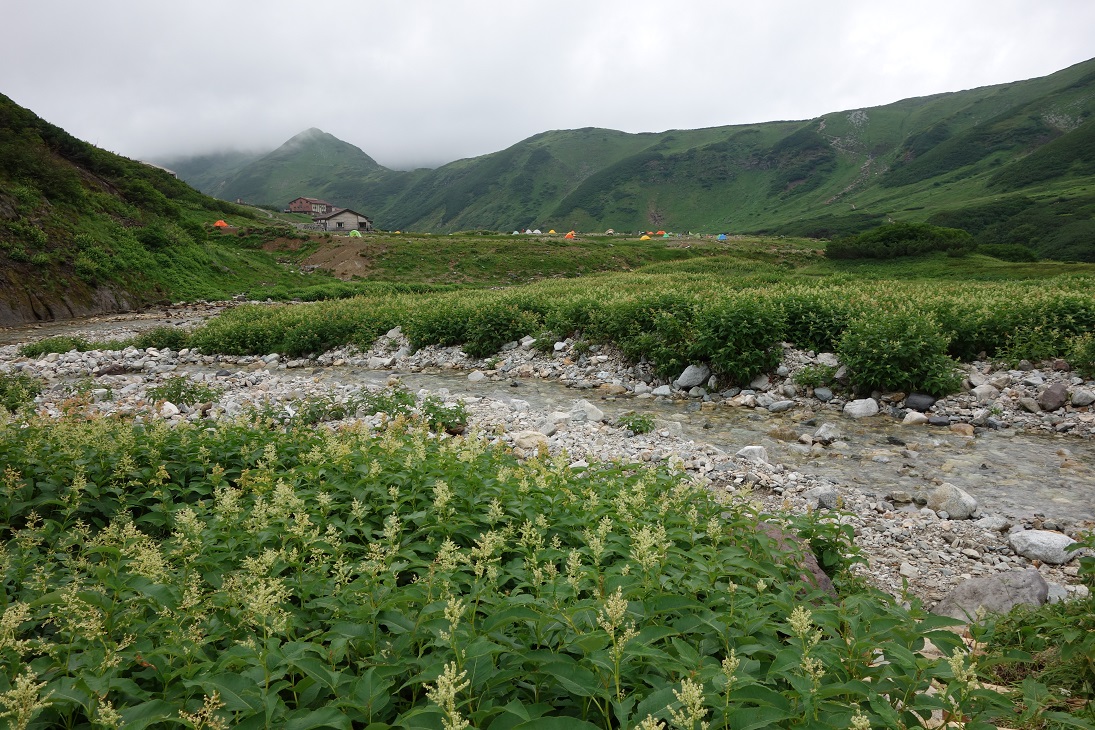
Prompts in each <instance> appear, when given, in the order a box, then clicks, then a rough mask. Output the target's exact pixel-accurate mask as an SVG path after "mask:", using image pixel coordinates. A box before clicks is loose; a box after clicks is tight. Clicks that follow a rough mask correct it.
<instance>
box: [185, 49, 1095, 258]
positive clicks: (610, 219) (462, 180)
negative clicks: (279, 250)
mask: <svg viewBox="0 0 1095 730" xmlns="http://www.w3.org/2000/svg"><path fill="white" fill-rule="evenodd" d="M1093 111H1095V60H1092V61H1087V62H1084V63H1081V64H1077V65H1075V66H1072V67H1070V68H1067V69H1064V70H1062V71H1059V72H1057V73H1055V74H1052V75H1050V76H1046V77H1042V78H1037V79H1030V80H1026V81H1017V82H1014V83H1008V84H1001V85H996V86H988V87H983V88H979V89H972V90H967V91H961V92H956V93H945V94H937V95H934V96H928V97H921V98H915V99H906V100H903V101H899V102H896V103H893V104H888V105H885V106H880V107H872V108H867V109H853V110H846V111H841V112H834V113H831V114H826V115H824V116H822V117H819V118H817V119H812V120H807V121H798V122H787V121H783V122H770V123H765V124H754V125H743V126H728V127H715V128H709V129H700V130H671V131H667V132H663V133H656V134H655V133H645V134H626V133H623V132H616V131H612V130H606V129H592V128H587V129H578V130H565V131H552V132H544V133H542V134H539V135H536V136H534V137H530V138H529V139H526V140H524V141H522V142H519V143H517V144H515V145H513V146H511V147H509V148H507V149H505V150H502V151H499V152H495V153H493V154H489V155H484V156H482V157H476V158H472V159H466V160H458V161H456V162H453V163H450V164H448V165H444V166H442V167H440V168H437V169H435V170H416V171H413V172H397V171H392V170H386V169H384V168H381V167H379V166H376V167H373V166H372V165H369V164H365V165H364V166H362V167H361V169H360V170H355V165H356V164H357V163H356V162H355V161H356V160H368V162H370V163H371V162H372V161H371V160H370V159H369V158H368V157H367V156H366V155H365V154H364V153H363V152H361V151H360V150H357V148H354V147H352V146H349V145H345V144H344V143H341V142H338V141H337V140H335V139H334V138H333V137H330V135H322V134H321V133H320V134H316V135H314V136H315V139H314V140H313V142H314V144H315V145H317V146H323V148H324V150H325V151H324V152H323V153H322V154H321V153H318V152H312V153H308V152H306V148H304V147H303V146H301V147H298V148H295V149H292V150H287V149H285V148H282V150H280V151H279V153H280V154H274V155H270V156H267V157H266V158H263V160H260V161H257V162H252V163H251V164H249V165H247V166H246V167H244V168H243V169H241V170H240V171H239V174H238V175H237V176H236V178H235V179H236V180H237V181H239V180H244V179H246V180H250V181H251V183H250V184H249V186H234V185H229V186H226V187H225V188H224V189H223V190H221V191H218V190H215V189H212V188H206V187H203V189H204V190H206V191H207V192H210V193H213V194H217V195H221V196H222V197H230V198H231V199H234V198H235V197H237V196H238V197H243V198H245V199H248V200H251V202H256V203H266V204H271V205H284V204H285V203H287V202H288V201H289V200H290V199H292V198H294V197H296V196H298V195H316V196H320V197H326V198H328V199H329V200H331V202H334V203H336V204H339V205H345V206H349V207H353V208H355V209H360V211H361V212H363V213H366V214H368V215H370V216H372V217H373V218H374V220H375V221H376V223H377V225H378V226H379V227H381V228H386V229H390V230H394V229H403V230H407V229H411V230H422V231H433V232H450V231H454V230H470V229H491V230H510V229H514V228H520V229H524V228H526V227H531V228H540V229H541V230H548V229H549V228H555V229H569V228H577V229H580V230H587V231H598V230H604V229H606V228H614V229H616V230H630V231H634V230H646V229H656V228H665V229H667V230H675V231H688V230H693V231H707V232H718V231H726V232H738V233H777V234H787V235H808V236H815V237H830V236H834V235H840V234H847V233H855V232H858V231H862V230H865V229H867V228H870V227H873V226H875V225H878V224H879V223H884V222H886V221H887V220H897V221H911V222H919V221H926V220H928V219H929V218H933V216H949V217H950V218H951V219H962V218H964V217H968V216H969V215H972V216H974V217H976V216H977V215H980V213H978V211H981V210H983V209H984V207H985V206H986V205H988V206H991V205H993V204H995V203H996V201H997V200H998V199H999V198H1000V197H1001V196H1004V195H1016V194H1022V195H1023V197H1024V198H1026V199H1029V200H1030V201H1031V205H1030V208H1031V209H1030V210H1028V211H1027V213H1026V214H1025V216H1024V217H1023V218H1021V219H1018V220H1016V221H1014V224H1015V225H1014V226H1013V227H1009V231H1008V232H1007V233H1006V234H1005V233H1001V232H999V231H997V232H996V233H995V234H993V235H991V236H987V237H986V238H985V239H983V240H982V241H980V242H981V243H986V244H992V243H996V242H1002V241H1004V239H1006V240H1007V242H1008V243H1016V242H1018V243H1020V244H1022V245H1026V246H1029V247H1031V248H1032V249H1034V250H1035V251H1037V252H1038V253H1039V254H1040V255H1042V256H1050V257H1058V258H1067V259H1081V260H1095V244H1092V243H1090V242H1091V241H1093V240H1095V235H1093V234H1095V224H1093V223H1092V218H1091V215H1090V209H1091V207H1092V206H1093V205H1095V188H1090V183H1091V182H1092V177H1093V176H1095V127H1093V126H1092V124H1093V123H1095V122H1092V121H1091V120H1092V118H1093V113H1092V112H1093ZM287 147H293V145H287ZM347 147H348V148H349V149H346V148H347ZM338 150H342V151H341V152H339V151H338ZM306 154H312V155H313V157H314V158H315V159H316V160H321V159H323V158H330V157H332V156H334V157H337V158H338V159H339V160H340V162H339V165H341V166H340V167H339V166H335V165H334V164H333V163H332V165H330V166H324V165H323V164H320V163H319V162H316V163H315V164H311V166H309V167H308V170H309V172H308V175H311V177H308V175H303V174H300V173H299V172H294V171H297V170H299V169H301V168H302V167H304V166H305V163H306V160H305V159H304V157H305V155H306ZM373 164H374V165H375V163H373ZM175 169H184V168H183V167H182V166H177V167H176V168H175ZM186 169H189V168H186ZM184 174H186V175H188V177H187V179H190V180H192V181H193V182H194V183H195V184H196V185H199V186H203V185H204V183H203V181H202V178H201V176H200V175H198V174H197V173H196V172H195V173H184ZM264 176H265V178H264ZM263 179H266V182H265V183H263V182H262V180H263ZM288 180H291V181H292V184H286V181H288ZM933 222H934V221H933ZM1020 227H1021V230H1018V231H1015V230H1011V228H1020ZM970 232H971V233H976V231H973V230H970ZM1085 241H1087V243H1085Z"/></svg>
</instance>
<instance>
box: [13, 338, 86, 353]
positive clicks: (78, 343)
mask: <svg viewBox="0 0 1095 730" xmlns="http://www.w3.org/2000/svg"><path fill="white" fill-rule="evenodd" d="M90 347H91V344H90V343H89V342H88V341H87V340H85V339H83V338H81V337H71V336H68V335H59V336H57V337H46V338H45V339H41V340H38V341H37V342H30V343H27V344H26V345H23V346H22V347H20V348H19V354H20V355H22V356H23V357H41V356H42V355H49V354H51V353H58V354H61V355H63V354H64V353H66V352H72V351H73V350H77V351H79V352H85V351H86V350H88V349H90Z"/></svg>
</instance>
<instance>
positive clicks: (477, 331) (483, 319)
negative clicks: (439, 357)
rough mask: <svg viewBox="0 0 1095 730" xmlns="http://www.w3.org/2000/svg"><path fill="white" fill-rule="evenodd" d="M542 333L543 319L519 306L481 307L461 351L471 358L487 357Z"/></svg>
mask: <svg viewBox="0 0 1095 730" xmlns="http://www.w3.org/2000/svg"><path fill="white" fill-rule="evenodd" d="M539 330H540V318H539V317H538V316H537V315H536V314H535V313H534V312H529V311H526V310H524V309H521V308H520V307H518V306H517V305H516V304H512V303H509V302H498V303H495V304H491V305H487V306H484V307H481V308H478V309H477V310H476V311H475V312H474V313H473V314H472V316H471V319H470V320H469V321H468V325H467V330H466V331H465V335H464V342H463V343H462V345H461V349H463V350H464V352H466V353H467V354H468V355H470V356H471V357H487V356H488V355H493V354H495V353H497V352H499V351H500V350H501V349H502V345H504V344H506V343H507V342H513V341H515V340H519V339H521V338H522V337H524V336H525V335H528V334H530V333H532V332H538V331H539Z"/></svg>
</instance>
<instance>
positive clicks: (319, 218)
mask: <svg viewBox="0 0 1095 730" xmlns="http://www.w3.org/2000/svg"><path fill="white" fill-rule="evenodd" d="M343 213H353V214H354V215H356V216H357V217H358V218H364V219H365V220H367V221H371V220H372V219H371V218H369V216H367V215H362V214H361V213H358V212H357V211H356V210H350V209H349V208H340V209H339V210H336V211H333V212H331V213H328V214H327V215H317V216H315V217H314V218H313V219H312V220H317V221H324V220H327V219H328V218H334V217H335V216H336V215H342V214H343Z"/></svg>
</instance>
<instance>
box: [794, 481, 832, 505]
mask: <svg viewBox="0 0 1095 730" xmlns="http://www.w3.org/2000/svg"><path fill="white" fill-rule="evenodd" d="M802 497H803V499H805V500H806V501H807V502H808V503H809V504H810V505H811V506H813V507H814V508H821V509H836V504H837V494H836V489H834V488H833V487H831V486H829V485H823V486H820V487H814V488H813V489H808V490H806V491H805V492H803V493H802Z"/></svg>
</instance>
